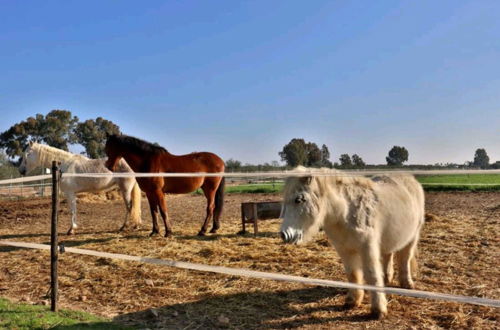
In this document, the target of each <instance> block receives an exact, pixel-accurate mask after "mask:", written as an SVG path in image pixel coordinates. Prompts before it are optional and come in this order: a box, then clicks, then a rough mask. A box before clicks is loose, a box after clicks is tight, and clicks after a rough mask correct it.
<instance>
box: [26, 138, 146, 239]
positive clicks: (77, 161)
mask: <svg viewBox="0 0 500 330" xmlns="http://www.w3.org/2000/svg"><path fill="white" fill-rule="evenodd" d="M54 160H56V161H59V162H61V171H62V173H63V175H62V178H61V182H60V189H61V191H62V192H63V193H64V195H65V196H66V199H67V201H68V205H69V207H70V210H71V227H70V229H69V230H68V235H71V234H74V233H75V229H76V228H77V227H78V226H77V224H76V194H77V193H79V192H98V191H102V190H108V189H111V188H113V187H115V186H118V188H119V190H120V192H121V195H122V197H123V200H124V201H125V207H126V209H127V213H126V215H125V221H124V223H123V226H122V227H121V229H120V230H123V229H125V228H126V227H127V226H128V221H129V220H131V221H132V223H133V227H134V228H137V227H139V225H140V224H141V190H140V189H139V186H138V185H137V182H136V180H135V178H134V177H130V178H112V177H102V178H87V177H65V176H64V173H112V172H111V171H110V170H108V169H107V168H106V166H104V163H105V161H106V158H100V159H89V158H87V157H84V156H82V155H75V154H72V153H70V152H67V151H64V150H61V149H57V148H54V147H50V146H47V145H44V144H39V143H30V144H29V146H28V148H27V149H26V151H25V152H24V154H23V158H22V162H21V166H20V167H19V171H20V172H21V174H23V175H24V174H26V173H27V172H30V171H32V170H33V169H34V168H36V167H38V166H42V167H48V168H50V167H52V161H54ZM116 169H117V172H133V171H132V169H131V168H130V167H129V166H128V164H127V163H126V162H125V160H122V161H120V163H119V166H117V168H116Z"/></svg>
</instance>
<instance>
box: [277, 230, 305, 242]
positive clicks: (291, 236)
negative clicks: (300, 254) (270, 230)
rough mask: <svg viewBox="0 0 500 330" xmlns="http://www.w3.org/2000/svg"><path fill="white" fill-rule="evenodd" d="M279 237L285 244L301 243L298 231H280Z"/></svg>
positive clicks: (300, 234)
mask: <svg viewBox="0 0 500 330" xmlns="http://www.w3.org/2000/svg"><path fill="white" fill-rule="evenodd" d="M280 235H281V239H282V240H283V242H285V243H291V244H298V243H299V242H300V241H302V233H301V232H298V231H288V230H287V231H282V232H280Z"/></svg>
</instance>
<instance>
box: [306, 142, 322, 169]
mask: <svg viewBox="0 0 500 330" xmlns="http://www.w3.org/2000/svg"><path fill="white" fill-rule="evenodd" d="M306 150H307V162H306V165H307V166H313V167H319V166H321V163H322V160H323V154H322V153H321V150H320V149H319V148H318V145H317V144H316V143H314V142H308V143H307V144H306Z"/></svg>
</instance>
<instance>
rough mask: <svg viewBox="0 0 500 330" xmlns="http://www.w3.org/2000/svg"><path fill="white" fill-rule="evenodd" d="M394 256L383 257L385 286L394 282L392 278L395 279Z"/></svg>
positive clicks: (389, 254) (385, 255) (391, 254)
mask: <svg viewBox="0 0 500 330" xmlns="http://www.w3.org/2000/svg"><path fill="white" fill-rule="evenodd" d="M393 256H394V254H393V253H388V254H384V255H383V256H382V262H383V267H384V283H385V285H389V284H390V283H391V282H392V278H393V277H394V264H393Z"/></svg>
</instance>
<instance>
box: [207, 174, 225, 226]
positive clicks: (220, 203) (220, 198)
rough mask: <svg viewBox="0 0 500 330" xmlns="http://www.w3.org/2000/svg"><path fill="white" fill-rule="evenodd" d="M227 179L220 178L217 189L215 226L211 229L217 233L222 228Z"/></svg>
mask: <svg viewBox="0 0 500 330" xmlns="http://www.w3.org/2000/svg"><path fill="white" fill-rule="evenodd" d="M225 184H226V180H225V179H224V178H220V180H218V184H217V189H216V191H215V200H214V203H215V208H214V215H213V227H212V230H210V232H211V233H216V232H217V230H218V229H219V228H220V217H221V215H222V209H223V208H224V189H225V187H224V186H225Z"/></svg>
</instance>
